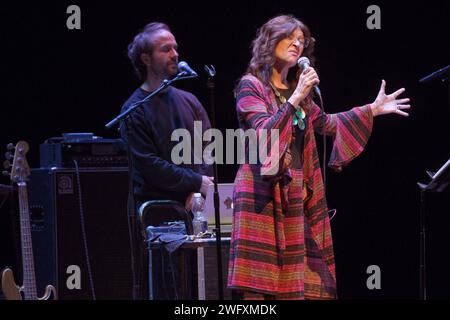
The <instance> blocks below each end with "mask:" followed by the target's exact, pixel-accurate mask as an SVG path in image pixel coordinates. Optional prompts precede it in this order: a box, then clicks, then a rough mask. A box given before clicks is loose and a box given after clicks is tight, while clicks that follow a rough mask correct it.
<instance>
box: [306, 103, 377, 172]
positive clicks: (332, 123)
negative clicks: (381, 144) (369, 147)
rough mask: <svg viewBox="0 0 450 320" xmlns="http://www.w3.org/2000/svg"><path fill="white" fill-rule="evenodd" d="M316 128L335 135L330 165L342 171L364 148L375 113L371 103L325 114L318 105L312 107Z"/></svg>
mask: <svg viewBox="0 0 450 320" xmlns="http://www.w3.org/2000/svg"><path fill="white" fill-rule="evenodd" d="M311 114H312V117H313V119H314V120H313V124H314V129H315V130H316V131H317V132H319V133H322V134H326V135H333V136H334V140H333V150H332V151H331V156H330V161H329V162H328V166H329V167H330V168H332V169H333V170H335V171H338V172H340V171H342V169H343V168H344V167H345V166H347V165H348V164H349V163H350V161H352V160H353V159H354V158H356V157H357V156H358V155H359V154H361V152H362V151H363V150H364V147H365V146H366V144H367V141H368V140H369V138H370V134H371V133H372V125H373V114H372V110H371V109H370V106H369V105H365V106H362V107H355V108H353V109H351V110H349V111H346V112H340V113H336V114H323V113H322V111H321V110H320V108H319V107H318V106H317V105H314V106H313V108H312V112H311Z"/></svg>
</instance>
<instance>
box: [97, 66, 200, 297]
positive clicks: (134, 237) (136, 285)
mask: <svg viewBox="0 0 450 320" xmlns="http://www.w3.org/2000/svg"><path fill="white" fill-rule="evenodd" d="M195 77H197V74H196V73H188V72H186V71H182V72H180V73H178V74H177V75H176V76H175V77H174V78H172V79H170V80H167V79H166V80H164V81H163V82H162V83H161V84H160V86H159V87H158V88H156V89H155V90H153V91H152V92H150V93H149V94H148V95H147V96H146V97H145V98H144V99H142V100H140V101H137V102H135V103H133V104H132V105H131V106H130V107H129V108H128V109H127V110H126V111H124V112H122V113H121V114H119V115H118V116H117V117H116V118H114V119H113V120H111V121H110V122H108V123H107V124H106V125H105V127H106V128H107V129H111V128H112V127H114V126H115V125H116V124H117V123H118V122H120V123H121V124H120V127H122V125H124V124H125V125H126V123H125V120H126V119H127V118H128V116H129V114H130V113H132V112H133V111H134V110H136V109H137V108H138V107H140V106H142V105H143V104H144V103H145V102H147V101H149V100H150V99H151V98H152V97H153V96H155V95H157V94H158V93H159V92H161V91H162V90H164V89H165V88H167V87H168V86H169V85H170V84H172V83H173V82H175V81H177V80H183V79H189V78H195ZM120 127H119V130H120ZM127 153H128V159H129V168H128V181H129V194H128V206H127V211H128V224H129V229H128V230H129V233H130V234H129V239H130V247H131V248H130V249H131V250H130V251H131V273H132V278H133V289H132V295H133V300H137V299H140V298H142V292H141V285H142V283H141V272H139V275H138V274H137V270H136V267H138V266H137V264H136V256H135V255H138V256H139V255H140V254H141V253H140V252H136V251H137V250H139V248H140V245H139V246H137V244H139V236H138V234H137V231H136V229H138V230H139V228H138V226H137V222H136V221H137V219H136V207H135V202H134V197H133V190H132V189H133V180H132V176H131V170H132V163H131V161H132V160H131V152H130V146H129V145H128V144H127ZM142 263H143V261H142V258H140V260H139V264H140V267H142ZM150 276H151V275H150Z"/></svg>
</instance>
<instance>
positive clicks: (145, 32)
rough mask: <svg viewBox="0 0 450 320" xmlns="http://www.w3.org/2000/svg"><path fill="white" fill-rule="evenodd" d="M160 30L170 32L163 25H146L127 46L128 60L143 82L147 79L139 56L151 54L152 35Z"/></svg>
mask: <svg viewBox="0 0 450 320" xmlns="http://www.w3.org/2000/svg"><path fill="white" fill-rule="evenodd" d="M160 30H166V31H169V32H171V31H170V29H169V26H167V25H166V24H165V23H162V22H152V23H149V24H147V25H146V26H145V27H144V29H142V31H141V32H140V33H138V34H137V35H136V36H135V37H134V39H133V41H132V42H131V43H130V44H129V45H128V58H130V60H131V64H132V65H133V68H134V70H135V72H136V74H137V76H138V77H139V79H140V80H145V79H146V77H147V66H146V65H145V64H144V63H143V62H142V60H141V54H143V53H148V54H151V53H152V50H153V45H154V43H153V39H152V35H153V34H155V33H156V32H158V31H160Z"/></svg>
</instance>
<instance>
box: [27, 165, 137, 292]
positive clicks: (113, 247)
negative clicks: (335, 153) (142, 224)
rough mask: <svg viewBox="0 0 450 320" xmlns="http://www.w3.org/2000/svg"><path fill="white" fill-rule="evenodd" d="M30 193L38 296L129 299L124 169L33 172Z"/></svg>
mask: <svg viewBox="0 0 450 320" xmlns="http://www.w3.org/2000/svg"><path fill="white" fill-rule="evenodd" d="M78 181H79V182H78ZM28 189H29V203H30V212H31V224H32V236H33V249H34V259H35V269H36V280H37V285H38V293H39V295H42V293H43V289H44V288H45V286H46V285H47V284H52V285H54V286H55V287H56V289H57V293H58V296H59V299H63V300H64V299H67V300H69V299H83V300H90V299H94V297H95V298H96V299H131V298H132V273H131V256H130V252H131V251H130V241H129V234H128V221H127V197H128V170H127V168H82V169H80V170H79V172H78V173H77V171H76V170H75V169H34V170H32V174H31V179H30V182H29V188H28Z"/></svg>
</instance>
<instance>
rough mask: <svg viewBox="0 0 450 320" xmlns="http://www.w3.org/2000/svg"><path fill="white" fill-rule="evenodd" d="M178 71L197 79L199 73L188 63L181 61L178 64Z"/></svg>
mask: <svg viewBox="0 0 450 320" xmlns="http://www.w3.org/2000/svg"><path fill="white" fill-rule="evenodd" d="M178 70H180V71H181V72H184V73H185V74H186V76H188V77H197V76H198V75H197V72H195V71H194V70H192V69H191V67H189V65H188V64H187V62H186V61H180V62H179V63H178Z"/></svg>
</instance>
